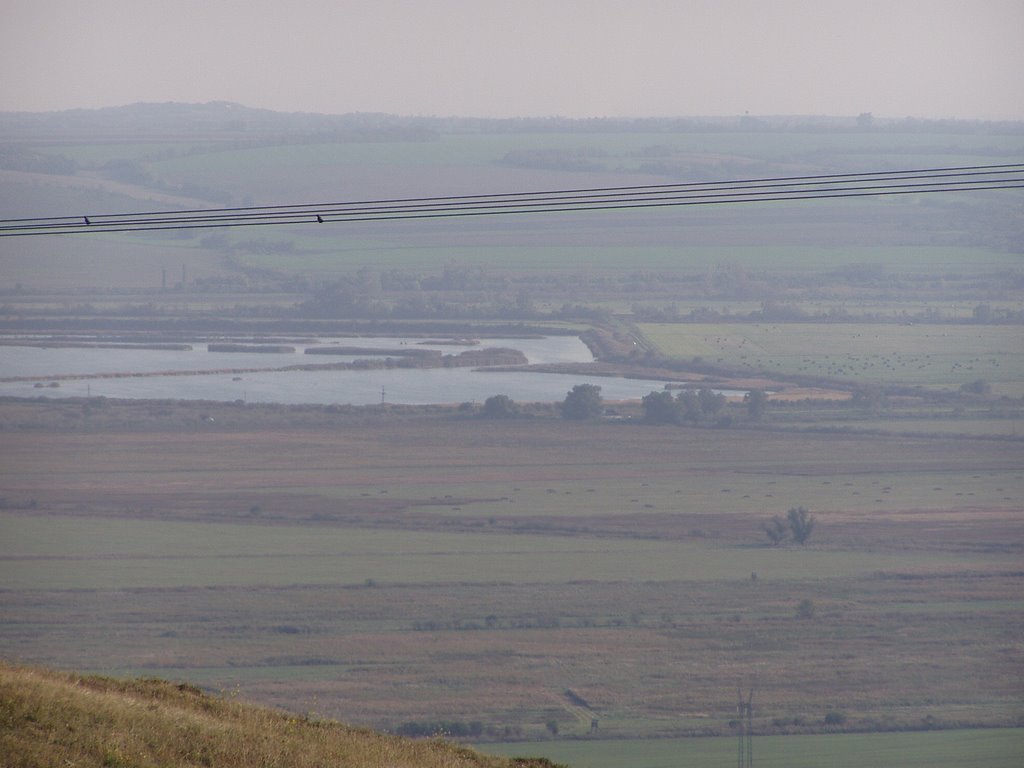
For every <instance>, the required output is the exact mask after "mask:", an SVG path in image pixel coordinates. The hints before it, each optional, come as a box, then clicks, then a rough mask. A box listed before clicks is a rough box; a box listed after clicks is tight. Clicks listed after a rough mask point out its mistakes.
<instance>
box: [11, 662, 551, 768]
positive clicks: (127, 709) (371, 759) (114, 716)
mask: <svg viewBox="0 0 1024 768" xmlns="http://www.w3.org/2000/svg"><path fill="white" fill-rule="evenodd" d="M0 763H2V764H3V765H4V766H5V768H43V767H44V766H55V765H76V766H112V767H115V768H116V767H117V766H137V767H138V768H144V767H148V766H167V767H171V766H182V767H184V766H217V767H218V768H234V767H235V766H237V767H238V768H243V767H244V768H270V767H271V766H274V767H275V768H302V767H304V766H325V765H338V766H346V768H370V767H371V766H373V767H374V768H376V767H378V766H380V767H382V768H383V767H384V766H386V767H387V768H403V767H404V766H409V767H410V768H412V767H413V766H415V768H555V766H554V765H553V764H552V763H550V762H548V761H547V760H545V759H530V760H520V759H513V760H508V759H506V758H497V757H488V756H486V755H482V754H480V753H478V752H474V751H473V750H470V749H465V748H463V747H460V746H458V745H455V744H451V743H447V742H444V741H441V740H437V739H434V740H419V741H416V740H409V739H401V738H397V737H394V736H388V735H385V734H380V733H376V732H374V731H370V730H364V729H356V728H350V727H348V726H345V725H342V724H340V723H337V722H333V721H321V720H314V719H309V718H303V717H296V716H294V715H289V714H287V713H284V712H278V711H275V710H270V709H261V708H257V707H252V706H248V705H245V704H242V703H239V702H237V701H232V700H229V699H224V698H219V697H213V696H208V695H205V694H204V693H202V692H201V691H200V690H199V689H197V688H194V687H193V686H189V685H174V684H172V683H168V682H165V681H162V680H155V679H144V680H126V681H121V680H113V679H110V678H103V677H94V676H81V675H76V674H71V673H61V672H54V671H50V670H43V669H38V668H23V667H14V666H10V665H7V664H0Z"/></svg>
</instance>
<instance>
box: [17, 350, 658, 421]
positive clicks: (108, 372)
mask: <svg viewBox="0 0 1024 768" xmlns="http://www.w3.org/2000/svg"><path fill="white" fill-rule="evenodd" d="M282 343H287V344H288V346H292V347H295V350H296V351H295V352H292V353H256V352H210V351H209V350H208V345H207V344H206V343H205V342H197V343H193V344H192V349H191V350H188V351H186V350H159V349H105V348H98V347H90V348H82V347H59V348H37V347H21V346H4V347H0V378H13V377H34V378H35V379H36V380H35V381H18V382H11V381H6V382H0V396H5V395H6V396H16V397H49V398H62V397H87V396H92V397H97V396H104V397H112V398H127V399H174V400H219V401H234V400H244V401H246V402H254V403H320V404H331V403H338V404H350V405H368V404H371V403H380V402H381V401H382V400H383V401H384V402H388V403H398V404H408V405H427V404H438V403H462V402H482V401H483V400H486V399H487V398H488V397H490V396H491V395H495V394H504V395H508V396H509V397H511V398H512V399H513V400H516V401H519V402H556V401H560V400H562V399H563V398H564V397H565V394H566V392H568V391H569V390H570V389H572V387H573V386H575V385H576V384H595V385H597V386H600V387H601V393H602V395H603V396H604V398H605V400H636V399H639V398H641V397H643V396H644V395H646V394H647V393H648V392H651V391H652V390H660V389H662V388H663V387H664V384H665V382H663V381H654V380H640V379H620V378H610V377H605V376H580V375H575V374H573V375H566V374H550V373H535V372H526V371H488V370H486V369H476V368H427V369H416V368H391V369H375V370H351V371H324V370H312V371H310V370H305V371H246V372H243V371H242V369H248V368H280V367H285V366H289V365H309V364H325V363H332V362H350V361H352V360H354V359H356V358H357V356H355V355H353V356H343V355H330V356H321V355H307V354H304V351H305V348H306V347H307V346H318V347H323V346H330V345H338V346H344V347H364V348H367V349H377V350H380V349H395V350H400V349H410V348H412V349H437V350H439V351H441V352H443V353H444V354H458V353H460V352H463V351H465V350H467V349H485V348H489V347H507V348H511V349H518V350H520V351H521V352H522V353H523V354H524V355H526V357H527V359H528V360H529V362H530V363H581V362H590V361H592V360H593V357H592V356H591V354H590V350H589V349H587V347H586V345H585V344H584V343H583V342H582V341H580V339H579V338H578V337H575V336H546V337H543V338H502V339H485V340H483V341H482V342H481V343H480V344H477V345H470V344H454V343H452V342H450V341H445V342H444V343H436V342H435V343H430V342H429V341H428V342H426V343H425V342H424V340H422V339H412V338H369V337H367V338H362V337H360V338H329V339H326V338H325V339H317V340H316V343H315V344H299V343H290V342H282ZM358 357H369V355H367V356H358ZM183 371H195V372H197V373H184V374H183V373H181V372H183ZM202 371H210V373H201V372H202ZM225 371H227V372H225ZM125 373H147V374H155V375H147V376H124V374H125ZM97 374H100V375H102V377H101V378H88V379H73V378H72V379H66V378H65V379H61V380H60V381H59V385H60V386H58V387H50V386H43V387H42V388H40V387H37V386H36V383H41V384H44V385H45V384H49V383H50V382H51V381H56V380H57V378H58V377H64V376H74V375H97ZM117 374H120V375H117ZM160 374H166V375H160Z"/></svg>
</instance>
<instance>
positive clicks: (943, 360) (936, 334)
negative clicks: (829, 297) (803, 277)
mask: <svg viewBox="0 0 1024 768" xmlns="http://www.w3.org/2000/svg"><path fill="white" fill-rule="evenodd" d="M641 330H642V331H643V333H644V335H645V336H646V337H647V338H648V339H649V340H650V341H651V342H652V343H653V344H654V345H655V346H656V347H657V348H658V349H659V350H660V351H661V352H662V353H664V354H666V355H669V356H671V357H681V358H692V357H701V358H703V359H704V360H706V361H707V362H710V363H721V364H723V365H728V366H735V367H738V368H741V369H742V368H748V369H750V370H752V371H762V370H769V371H777V372H779V373H783V374H800V375H805V376H818V377H830V378H837V379H845V380H850V381H857V382H863V383H883V384H911V385H925V386H935V387H945V388H949V389H956V388H958V387H959V386H960V385H962V384H966V383H968V382H971V381H975V380H977V379H985V380H987V381H989V382H990V383H992V385H993V388H994V389H996V391H998V393H999V394H1009V395H1012V396H1018V395H1019V393H1020V392H1021V391H1022V389H1024V341H1022V340H1021V334H1020V332H1019V329H1018V328H1016V327H1013V326H996V327H992V326H984V327H981V326H977V325H952V324H943V325H915V324H905V325H898V324H893V323H887V324H871V323H857V324H844V323H835V324H832V323H828V324H824V323H756V324H754V323H735V324H733V323H730V324H685V325H684V324H678V325H667V324H645V325H642V326H641Z"/></svg>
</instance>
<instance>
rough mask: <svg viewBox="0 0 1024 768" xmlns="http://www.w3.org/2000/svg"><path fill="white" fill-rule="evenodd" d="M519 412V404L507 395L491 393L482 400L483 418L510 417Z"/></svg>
mask: <svg viewBox="0 0 1024 768" xmlns="http://www.w3.org/2000/svg"><path fill="white" fill-rule="evenodd" d="M517 413H519V406H517V405H516V404H515V401H513V400H512V398H511V397H509V396H508V395H491V396H490V397H488V398H487V399H486V400H484V411H483V417H484V418H485V419H511V418H512V417H513V416H515V415H516V414H517Z"/></svg>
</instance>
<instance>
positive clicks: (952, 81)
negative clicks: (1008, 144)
mask: <svg viewBox="0 0 1024 768" xmlns="http://www.w3.org/2000/svg"><path fill="white" fill-rule="evenodd" d="M1022 31H1024V0H2V2H0V111H8V110H19V111H49V110H58V109H69V108H76V107H101V106H116V105H121V104H129V103H133V102H138V101H151V102H153V101H189V102H205V101H213V100H226V101H234V102H239V103H241V104H245V105H247V106H252V107H265V108H269V109H276V110H284V111H303V112H329V113H345V112H390V113H396V114H404V115H463V116H481V117H499V116H511V115H524V116H547V115H562V116H568V117H587V116H664V115H737V114H743V113H745V112H749V113H750V114H755V115H756V114H761V115H766V114H818V115H820V114H831V115H856V114H859V113H860V112H873V113H874V114H875V115H876V116H879V117H905V116H916V117H936V118H943V117H957V118H985V119H1017V120H1020V119H1024V44H1022V39H1024V34H1022Z"/></svg>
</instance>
